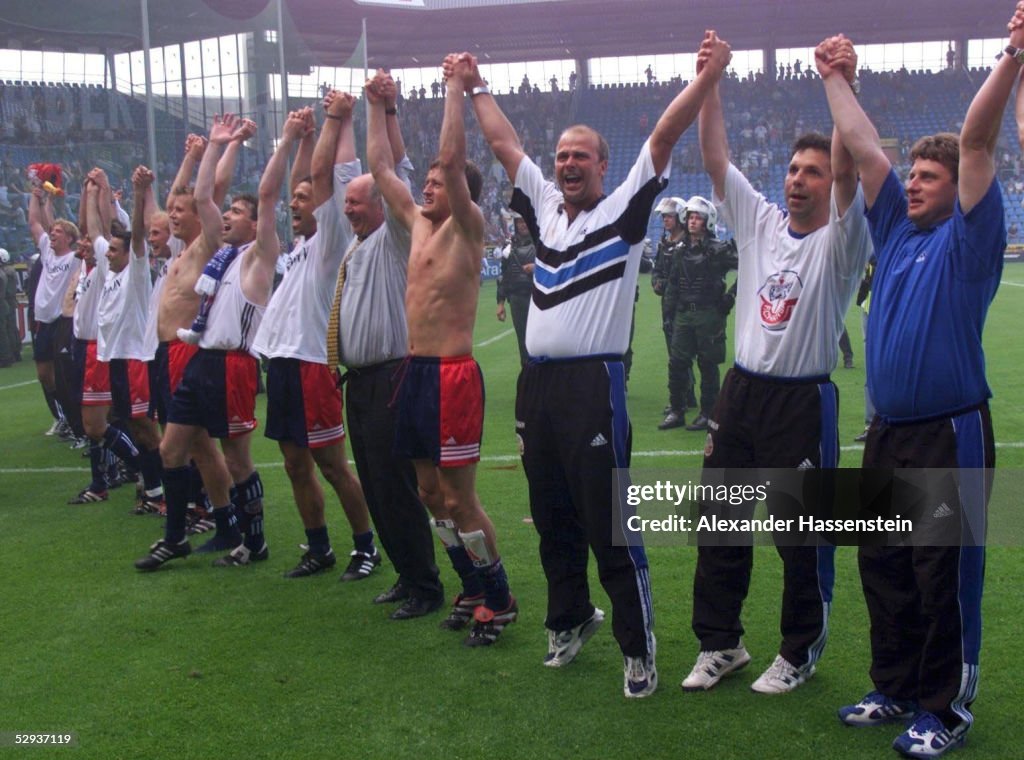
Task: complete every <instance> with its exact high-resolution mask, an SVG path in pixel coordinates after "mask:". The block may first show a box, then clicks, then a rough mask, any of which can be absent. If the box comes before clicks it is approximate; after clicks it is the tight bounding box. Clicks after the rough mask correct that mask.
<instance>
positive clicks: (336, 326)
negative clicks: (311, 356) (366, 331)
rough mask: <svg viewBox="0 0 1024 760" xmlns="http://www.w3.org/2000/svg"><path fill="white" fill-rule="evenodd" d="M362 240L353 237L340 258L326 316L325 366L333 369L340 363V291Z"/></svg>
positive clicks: (343, 286) (343, 287)
mask: <svg viewBox="0 0 1024 760" xmlns="http://www.w3.org/2000/svg"><path fill="white" fill-rule="evenodd" d="M361 242H362V241H361V240H360V239H359V238H353V240H352V243H351V244H350V245H349V247H348V250H347V251H345V256H344V257H343V258H342V260H341V268H340V269H339V270H338V283H337V284H336V285H335V286H334V302H333V303H332V304H331V313H330V316H329V317H328V318H327V366H328V367H330V368H331V369H334V368H335V367H337V366H338V365H339V364H341V341H340V338H341V331H340V323H341V291H342V290H344V289H345V270H346V269H347V268H348V261H349V259H351V258H352V254H353V253H355V250H356V248H358V247H359V243H361Z"/></svg>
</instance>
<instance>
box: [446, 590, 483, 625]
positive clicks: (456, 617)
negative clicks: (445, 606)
mask: <svg viewBox="0 0 1024 760" xmlns="http://www.w3.org/2000/svg"><path fill="white" fill-rule="evenodd" d="M483 603H484V595H483V594H476V595H474V596H466V595H465V594H459V595H458V596H456V597H455V601H454V602H453V603H452V610H451V612H449V613H448V617H446V618H445V619H444V620H442V621H441V626H440V627H441V628H444V629H445V630H447V631H461V630H462V629H463V628H465V627H466V626H467V625H469V621H470V620H472V619H473V613H474V612H476V608H477V607H479V606H481V605H482V604H483Z"/></svg>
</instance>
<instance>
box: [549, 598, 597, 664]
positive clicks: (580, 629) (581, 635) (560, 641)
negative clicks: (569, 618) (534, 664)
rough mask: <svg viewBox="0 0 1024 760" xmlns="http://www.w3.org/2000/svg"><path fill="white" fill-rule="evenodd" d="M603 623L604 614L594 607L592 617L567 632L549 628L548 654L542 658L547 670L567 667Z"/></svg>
mask: <svg viewBox="0 0 1024 760" xmlns="http://www.w3.org/2000/svg"><path fill="white" fill-rule="evenodd" d="M603 622H604V612H602V611H601V610H599V609H598V608H597V607H595V608H594V614H593V615H591V616H590V617H589V618H587V619H586V620H584V621H583V622H582V623H580V624H579V625H577V626H576V627H574V628H570V629H569V630H568V631H552V630H551V629H550V628H549V629H548V653H547V655H546V656H545V657H544V665H545V666H546V667H549V668H560V667H562V666H563V665H568V664H569V663H570V662H572V661H573V660H574V659H575V657H576V655H578V654H579V653H580V650H581V649H583V645H584V644H586V643H587V642H588V641H590V637H591V636H593V635H594V634H595V633H597V629H598V628H600V627H601V623H603Z"/></svg>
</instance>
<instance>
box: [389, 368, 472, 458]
mask: <svg viewBox="0 0 1024 760" xmlns="http://www.w3.org/2000/svg"><path fill="white" fill-rule="evenodd" d="M483 432H484V378H483V374H482V373H481V372H480V365H479V364H477V363H476V361H475V360H474V359H473V357H472V356H468V355H467V356H453V357H442V358H438V357H428V356H411V357H409V358H408V359H407V360H406V366H405V376H404V377H403V378H402V381H401V385H400V386H399V389H398V421H397V424H396V428H395V453H396V454H397V455H398V456H401V457H405V458H407V459H429V460H431V461H433V462H434V464H435V465H437V466H439V467H463V466H465V465H469V464H474V463H475V462H479V461H480V442H481V440H482V439H483Z"/></svg>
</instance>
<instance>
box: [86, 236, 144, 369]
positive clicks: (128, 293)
mask: <svg viewBox="0 0 1024 760" xmlns="http://www.w3.org/2000/svg"><path fill="white" fill-rule="evenodd" d="M152 292H153V281H152V280H151V279H150V276H149V258H148V257H147V256H145V255H143V256H136V255H135V254H134V253H132V252H129V254H128V266H126V267H125V268H124V269H122V270H121V271H120V272H112V271H109V270H108V271H107V274H106V277H105V279H104V281H103V292H102V294H101V295H100V305H99V327H100V334H99V338H98V340H97V342H96V357H97V358H98V359H99V360H100V361H104V362H109V361H110V360H111V359H140V360H142V361H145V360H146V359H147V358H148V357H147V356H146V352H145V349H144V345H143V344H144V341H143V337H144V336H145V334H146V312H147V310H148V309H149V297H150V294H151V293H152Z"/></svg>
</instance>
